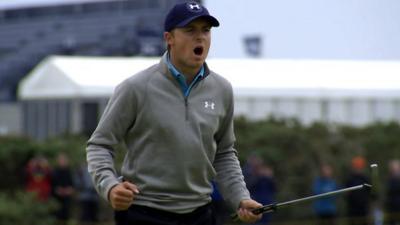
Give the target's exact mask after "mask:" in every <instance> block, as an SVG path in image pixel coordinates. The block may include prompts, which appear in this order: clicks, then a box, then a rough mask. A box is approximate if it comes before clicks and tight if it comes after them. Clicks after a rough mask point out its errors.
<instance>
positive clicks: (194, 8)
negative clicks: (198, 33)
mask: <svg viewBox="0 0 400 225" xmlns="http://www.w3.org/2000/svg"><path fill="white" fill-rule="evenodd" d="M200 17H201V18H205V19H207V20H208V21H209V22H210V24H211V26H213V27H218V26H219V22H218V20H217V19H216V18H215V17H213V16H211V15H210V14H209V13H208V10H207V9H206V8H205V7H204V6H202V5H200V4H199V3H197V2H186V3H179V4H176V5H175V6H174V7H173V8H172V9H171V10H170V11H169V13H168V14H167V17H166V18H165V21H164V31H168V32H169V31H171V30H172V29H174V28H176V27H185V26H186V25H188V24H189V23H190V22H192V21H193V20H195V19H197V18H200Z"/></svg>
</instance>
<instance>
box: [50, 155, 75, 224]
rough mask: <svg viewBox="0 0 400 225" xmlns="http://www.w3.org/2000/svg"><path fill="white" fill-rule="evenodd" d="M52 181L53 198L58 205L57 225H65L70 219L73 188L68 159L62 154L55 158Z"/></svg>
mask: <svg viewBox="0 0 400 225" xmlns="http://www.w3.org/2000/svg"><path fill="white" fill-rule="evenodd" d="M52 181H53V182H52V190H53V196H54V197H55V199H56V200H57V201H58V203H59V204H60V205H59V209H58V210H57V211H56V218H57V220H58V222H59V224H67V222H68V220H69V218H70V208H71V203H72V195H73V193H74V188H73V180H72V172H71V168H70V165H69V159H68V157H67V155H65V154H64V153H60V154H59V155H58V156H57V165H56V167H55V168H54V172H53V178H52Z"/></svg>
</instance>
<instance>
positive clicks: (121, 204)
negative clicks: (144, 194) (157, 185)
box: [108, 181, 139, 210]
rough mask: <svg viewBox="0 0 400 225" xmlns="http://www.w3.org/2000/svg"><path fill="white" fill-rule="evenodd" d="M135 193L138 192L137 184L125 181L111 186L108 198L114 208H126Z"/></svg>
mask: <svg viewBox="0 0 400 225" xmlns="http://www.w3.org/2000/svg"><path fill="white" fill-rule="evenodd" d="M137 194H139V189H138V188H137V186H136V185H135V184H132V183H130V182H128V181H125V182H123V183H119V184H117V185H115V186H114V187H112V188H111V190H110V193H109V194H108V199H109V200H110V203H111V206H112V207H113V208H114V209H115V210H126V209H128V208H129V206H130V205H131V204H132V202H133V200H134V199H135V196H136V195H137Z"/></svg>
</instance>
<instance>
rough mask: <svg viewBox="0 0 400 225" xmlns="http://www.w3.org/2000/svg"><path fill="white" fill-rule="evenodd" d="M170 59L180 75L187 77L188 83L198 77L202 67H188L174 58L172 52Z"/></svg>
mask: <svg viewBox="0 0 400 225" xmlns="http://www.w3.org/2000/svg"><path fill="white" fill-rule="evenodd" d="M169 59H170V62H171V63H172V65H174V67H175V68H176V69H177V70H178V71H179V72H180V73H182V75H184V76H185V77H186V80H187V81H192V80H193V79H194V78H195V77H196V75H197V74H198V72H199V71H200V68H201V66H200V67H191V66H187V65H185V64H184V63H182V62H180V61H179V60H177V59H176V58H174V56H173V54H171V52H170V53H169Z"/></svg>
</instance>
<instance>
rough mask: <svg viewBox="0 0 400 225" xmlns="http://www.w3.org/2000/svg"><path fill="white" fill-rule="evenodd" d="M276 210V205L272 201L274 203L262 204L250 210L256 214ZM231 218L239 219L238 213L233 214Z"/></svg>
mask: <svg viewBox="0 0 400 225" xmlns="http://www.w3.org/2000/svg"><path fill="white" fill-rule="evenodd" d="M276 210H277V205H276V204H275V203H274V204H269V205H264V206H263V207H260V208H257V209H253V210H252V211H251V212H252V213H254V214H256V215H258V214H262V213H269V212H275V211H276ZM231 218H232V220H233V221H238V220H239V216H238V214H234V215H233V216H232V217H231Z"/></svg>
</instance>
